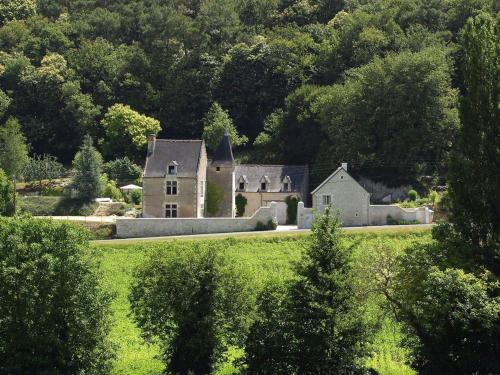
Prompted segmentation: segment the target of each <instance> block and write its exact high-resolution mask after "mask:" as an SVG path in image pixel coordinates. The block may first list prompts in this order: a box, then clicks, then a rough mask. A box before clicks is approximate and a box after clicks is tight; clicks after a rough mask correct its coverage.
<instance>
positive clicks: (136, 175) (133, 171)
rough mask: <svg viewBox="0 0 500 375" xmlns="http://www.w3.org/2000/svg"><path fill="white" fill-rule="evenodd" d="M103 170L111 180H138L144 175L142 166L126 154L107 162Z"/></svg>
mask: <svg viewBox="0 0 500 375" xmlns="http://www.w3.org/2000/svg"><path fill="white" fill-rule="evenodd" d="M103 171H104V173H106V174H107V175H108V177H109V178H110V179H111V180H114V181H120V182H121V181H127V182H138V181H139V180H140V179H141V177H142V168H141V167H139V166H138V165H137V164H134V163H133V162H132V161H131V160H130V159H129V158H128V157H126V156H125V157H123V158H119V159H115V160H112V161H109V162H107V163H105V164H104V166H103Z"/></svg>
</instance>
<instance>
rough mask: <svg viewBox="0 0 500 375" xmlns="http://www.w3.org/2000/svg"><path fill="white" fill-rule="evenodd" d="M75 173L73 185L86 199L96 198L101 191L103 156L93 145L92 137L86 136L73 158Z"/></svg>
mask: <svg viewBox="0 0 500 375" xmlns="http://www.w3.org/2000/svg"><path fill="white" fill-rule="evenodd" d="M73 169H74V171H75V175H74V177H73V180H72V187H73V188H74V189H75V190H76V191H77V193H78V197H79V198H81V199H84V200H91V199H93V198H96V197H98V196H99V194H100V193H101V190H102V187H101V171H102V156H101V154H100V153H99V152H98V151H97V150H96V149H95V147H94V146H93V145H92V138H91V137H90V136H88V135H87V136H85V138H84V140H83V144H82V146H81V147H80V150H79V151H78V153H77V154H76V156H75V159H74V160H73Z"/></svg>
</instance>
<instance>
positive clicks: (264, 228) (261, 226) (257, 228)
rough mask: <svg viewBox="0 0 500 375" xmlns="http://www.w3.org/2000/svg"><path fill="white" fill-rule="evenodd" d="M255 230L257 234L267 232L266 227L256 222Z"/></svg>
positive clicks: (260, 222)
mask: <svg viewBox="0 0 500 375" xmlns="http://www.w3.org/2000/svg"><path fill="white" fill-rule="evenodd" d="M255 230H256V231H259V232H262V231H264V230H267V225H266V224H264V223H263V222H262V221H257V224H255Z"/></svg>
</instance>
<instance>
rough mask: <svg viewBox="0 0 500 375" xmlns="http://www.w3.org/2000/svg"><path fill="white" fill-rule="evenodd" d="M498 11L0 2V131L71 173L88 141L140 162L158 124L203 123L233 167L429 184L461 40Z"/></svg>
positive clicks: (366, 2)
mask: <svg viewBox="0 0 500 375" xmlns="http://www.w3.org/2000/svg"><path fill="white" fill-rule="evenodd" d="M499 9H500V4H499V2H498V1H497V0H122V1H113V0H38V1H37V0H6V1H2V2H1V3H0V25H1V27H0V115H1V124H2V126H4V125H3V124H5V123H6V122H7V120H8V119H9V118H11V117H13V118H16V119H17V120H18V121H19V123H20V124H21V129H22V131H23V133H24V135H25V137H26V139H27V141H28V143H29V144H30V153H31V154H32V155H42V154H50V155H53V156H55V157H57V158H58V159H59V160H60V161H62V162H64V163H68V162H69V161H71V160H72V159H73V156H74V154H75V152H76V151H77V150H78V147H79V146H80V145H81V144H82V140H83V138H84V136H85V135H86V134H89V135H90V136H92V138H93V139H94V140H95V141H96V143H97V145H98V148H99V149H100V151H101V152H102V153H103V154H104V156H105V157H106V159H107V160H112V159H115V158H117V157H123V156H128V157H130V158H131V159H134V160H135V161H137V162H141V160H142V159H143V158H144V142H143V141H142V140H141V139H139V138H137V134H140V135H141V136H142V137H144V136H145V134H142V133H141V131H146V130H147V131H151V130H158V125H157V124H158V121H159V125H160V127H161V130H160V131H159V136H160V137H167V138H173V137H178V138H200V137H202V135H203V133H204V124H206V121H205V120H206V117H207V115H209V114H211V115H212V117H215V118H217V115H219V117H221V116H222V117H223V118H224V116H226V118H225V120H226V121H228V122H229V123H230V124H231V123H232V124H234V127H235V130H236V132H234V134H235V137H239V138H238V140H239V141H240V142H239V143H241V145H240V146H239V147H238V149H237V151H238V155H239V157H240V158H241V160H244V161H250V162H268V163H293V164H298V163H308V164H310V165H311V170H312V172H313V182H314V181H315V180H318V179H319V178H322V177H324V176H325V175H327V174H329V173H330V172H331V171H332V169H333V168H334V167H336V165H337V164H338V163H339V162H340V161H346V162H349V163H350V167H351V170H353V171H354V172H355V173H356V174H361V175H364V176H367V177H371V178H373V179H375V180H380V181H383V182H385V183H388V184H392V185H395V184H401V183H412V184H419V183H424V181H425V182H426V183H427V184H429V181H431V182H430V183H433V184H437V183H439V178H440V177H443V176H444V174H445V172H446V160H447V156H448V153H449V151H450V148H451V146H452V144H453V142H454V139H455V137H456V135H457V132H458V128H459V123H460V119H459V115H458V107H459V102H460V97H461V96H462V94H463V68H462V65H463V61H462V60H463V51H462V50H461V47H460V38H461V30H462V28H463V26H464V24H465V21H466V20H467V19H468V18H469V17H470V16H473V15H475V14H477V13H479V12H481V11H483V12H488V13H493V14H496V13H498V10H499ZM217 111H219V112H221V113H219V114H217V113H215V114H214V112H217ZM155 120H158V121H155ZM130 124H138V127H139V129H137V128H134V129H130V128H127V126H130ZM141 126H142V127H143V128H141ZM134 137H135V138H134Z"/></svg>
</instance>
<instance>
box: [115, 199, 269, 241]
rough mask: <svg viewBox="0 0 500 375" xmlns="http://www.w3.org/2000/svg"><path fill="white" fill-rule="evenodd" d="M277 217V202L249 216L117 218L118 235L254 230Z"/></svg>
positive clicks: (159, 235)
mask: <svg viewBox="0 0 500 375" xmlns="http://www.w3.org/2000/svg"><path fill="white" fill-rule="evenodd" d="M272 219H274V220H276V203H275V202H271V203H270V205H269V207H261V208H260V209H259V210H257V211H256V212H255V214H254V215H253V216H252V217H249V218H248V217H247V218H201V219H197V218H182V219H180V218H177V219H156V218H154V219H153V218H143V219H125V218H123V219H117V220H116V235H117V237H118V238H141V237H163V236H176V235H186V234H209V233H230V232H249V231H253V230H255V226H256V225H257V222H259V221H260V222H262V223H264V224H267V222H268V221H269V220H272Z"/></svg>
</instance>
